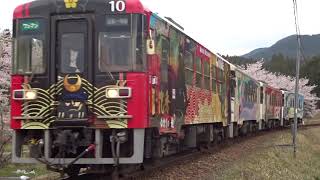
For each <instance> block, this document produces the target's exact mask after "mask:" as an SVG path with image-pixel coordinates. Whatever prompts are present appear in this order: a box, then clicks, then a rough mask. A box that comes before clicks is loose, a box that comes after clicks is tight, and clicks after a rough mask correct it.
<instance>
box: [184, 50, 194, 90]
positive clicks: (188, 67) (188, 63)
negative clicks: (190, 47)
mask: <svg viewBox="0 0 320 180" xmlns="http://www.w3.org/2000/svg"><path fill="white" fill-rule="evenodd" d="M184 61H185V62H184V64H185V79H186V84H189V85H192V81H193V72H194V71H193V55H192V53H190V52H189V51H185V58H184Z"/></svg>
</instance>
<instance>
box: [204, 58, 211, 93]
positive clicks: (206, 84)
mask: <svg viewBox="0 0 320 180" xmlns="http://www.w3.org/2000/svg"><path fill="white" fill-rule="evenodd" d="M203 68H204V88H205V89H208V90H210V64H209V62H208V61H206V60H204V61H203Z"/></svg>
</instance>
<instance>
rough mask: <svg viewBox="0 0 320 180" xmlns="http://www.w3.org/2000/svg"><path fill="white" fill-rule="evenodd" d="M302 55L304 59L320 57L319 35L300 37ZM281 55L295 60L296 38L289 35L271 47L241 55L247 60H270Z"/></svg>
mask: <svg viewBox="0 0 320 180" xmlns="http://www.w3.org/2000/svg"><path fill="white" fill-rule="evenodd" d="M301 41H302V47H303V53H304V56H306V58H310V57H313V56H317V55H320V34H316V35H301ZM279 53H281V54H282V55H283V56H284V57H289V58H292V59H295V58H296V56H297V36H296V35H291V36H288V37H286V38H283V39H281V40H279V41H278V42H276V43H275V44H274V45H272V46H271V47H267V48H258V49H255V50H253V51H251V52H249V53H248V54H245V55H242V57H244V58H248V59H261V58H264V59H266V60H270V59H271V58H272V55H274V54H279Z"/></svg>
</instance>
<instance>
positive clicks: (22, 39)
mask: <svg viewBox="0 0 320 180" xmlns="http://www.w3.org/2000/svg"><path fill="white" fill-rule="evenodd" d="M16 33H17V36H16V38H15V40H14V46H15V47H14V50H15V51H14V61H13V73H14V74H42V73H44V72H45V61H44V48H45V32H44V21H43V20H42V19H24V20H19V21H18V24H17V31H16Z"/></svg>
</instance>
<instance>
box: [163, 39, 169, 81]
mask: <svg viewBox="0 0 320 180" xmlns="http://www.w3.org/2000/svg"><path fill="white" fill-rule="evenodd" d="M168 62H169V41H168V40H167V39H166V38H163V39H162V54H161V81H162V82H168Z"/></svg>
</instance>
